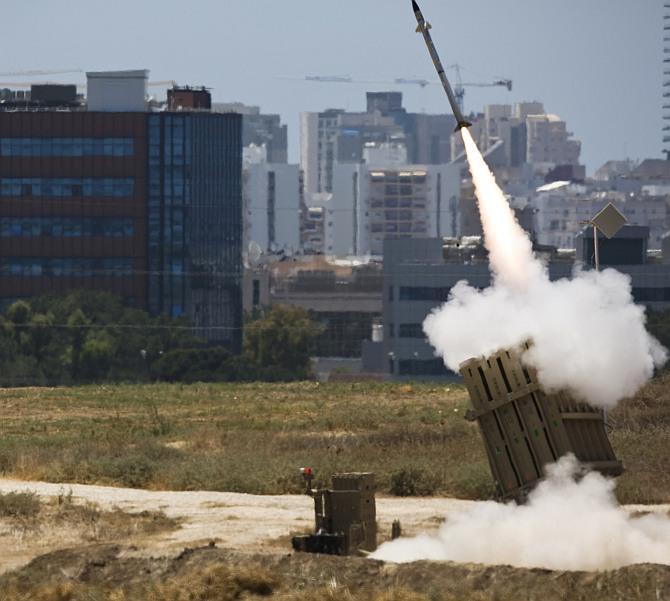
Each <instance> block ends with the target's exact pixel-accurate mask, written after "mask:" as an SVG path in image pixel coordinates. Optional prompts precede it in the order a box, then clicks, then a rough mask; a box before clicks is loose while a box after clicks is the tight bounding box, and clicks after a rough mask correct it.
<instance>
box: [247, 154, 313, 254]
mask: <svg viewBox="0 0 670 601" xmlns="http://www.w3.org/2000/svg"><path fill="white" fill-rule="evenodd" d="M245 150H247V149H245ZM250 150H255V151H259V150H262V149H258V147H252V148H251V149H250ZM245 154H246V157H247V160H245V164H244V175H243V186H242V188H243V203H244V248H245V249H249V245H250V244H252V243H255V244H257V245H258V246H259V248H260V249H261V251H262V252H285V253H287V254H293V253H295V252H297V251H298V250H299V249H300V167H299V166H298V165H288V164H281V163H269V162H267V161H266V160H265V159H264V157H265V153H264V152H262V151H261V152H254V153H251V152H247V153H245ZM252 154H253V155H254V158H252V156H251V155H252Z"/></svg>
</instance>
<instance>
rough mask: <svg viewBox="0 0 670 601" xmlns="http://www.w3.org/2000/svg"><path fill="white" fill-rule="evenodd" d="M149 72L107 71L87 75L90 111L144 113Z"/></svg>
mask: <svg viewBox="0 0 670 601" xmlns="http://www.w3.org/2000/svg"><path fill="white" fill-rule="evenodd" d="M148 74H149V72H148V71H145V70H141V71H106V72H91V73H87V74H86V79H87V101H88V110H89V111H103V112H144V111H145V110H146V95H147V78H148Z"/></svg>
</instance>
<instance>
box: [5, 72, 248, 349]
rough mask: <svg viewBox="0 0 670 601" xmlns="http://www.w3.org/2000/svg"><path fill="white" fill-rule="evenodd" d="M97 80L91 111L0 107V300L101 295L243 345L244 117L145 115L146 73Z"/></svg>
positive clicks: (101, 76) (32, 105)
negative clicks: (85, 292)
mask: <svg viewBox="0 0 670 601" xmlns="http://www.w3.org/2000/svg"><path fill="white" fill-rule="evenodd" d="M93 75H94V77H93V78H91V77H90V76H89V94H91V93H92V94H93V96H94V97H95V98H96V100H95V108H96V109H97V110H95V111H88V110H86V106H85V104H73V103H72V102H71V98H69V96H68V99H67V102H66V101H65V98H64V99H63V103H62V105H61V106H58V102H57V100H56V101H54V100H53V99H52V100H51V103H50V105H49V107H45V106H43V105H41V104H40V103H38V102H32V103H31V102H24V103H19V104H17V105H12V104H11V103H8V104H4V105H0V303H1V304H3V305H5V306H6V305H7V304H9V303H11V302H12V301H14V300H16V299H17V298H23V297H30V296H37V295H41V294H46V293H62V292H66V291H69V290H74V289H94V290H104V291H107V292H112V293H114V294H117V295H119V296H120V297H121V298H122V299H123V300H124V302H125V303H127V304H129V305H131V306H137V307H139V308H143V309H146V310H149V312H150V313H152V314H154V315H156V314H160V313H166V314H169V315H172V316H179V315H187V316H188V317H190V318H191V319H192V320H193V322H194V324H195V325H196V326H198V328H199V329H198V334H200V335H201V336H204V337H206V338H207V339H209V340H211V341H216V342H220V343H224V344H226V345H228V346H229V347H231V348H232V349H233V350H237V349H239V347H240V344H241V328H242V296H241V277H242V261H241V255H242V248H241V247H242V207H241V170H242V157H241V152H242V151H241V117H240V116H239V115H234V114H212V113H208V112H202V111H196V112H189V111H178V112H170V111H164V112H158V113H152V112H147V111H141V112H140V111H137V110H136V109H137V107H138V106H144V104H143V103H144V97H143V96H142V97H140V95H141V94H142V91H141V90H142V84H141V81H144V83H145V84H146V72H144V71H142V72H120V73H111V74H93ZM110 81H111V82H112V84H113V86H112V87H110ZM92 82H93V84H92ZM126 82H130V84H129V85H128V86H127V89H125V90H124V88H123V85H124V83H126ZM138 82H139V85H138ZM92 85H93V86H97V88H98V89H93V91H92V90H91V88H92ZM105 86H107V87H105ZM105 90H112V92H111V93H107V94H106V93H105ZM140 101H141V102H140Z"/></svg>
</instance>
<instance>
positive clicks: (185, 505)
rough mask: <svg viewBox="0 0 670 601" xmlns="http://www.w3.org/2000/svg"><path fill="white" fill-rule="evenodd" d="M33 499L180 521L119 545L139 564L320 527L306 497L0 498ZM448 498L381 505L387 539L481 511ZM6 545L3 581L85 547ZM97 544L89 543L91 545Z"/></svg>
mask: <svg viewBox="0 0 670 601" xmlns="http://www.w3.org/2000/svg"><path fill="white" fill-rule="evenodd" d="M14 491H16V492H33V493H36V494H37V495H39V496H40V497H41V498H42V499H44V500H48V499H52V498H55V497H58V496H59V495H60V496H64V495H71V498H72V501H73V502H74V503H81V504H85V503H95V504H96V505H97V506H98V507H99V508H100V509H101V510H104V511H111V510H114V509H116V508H118V509H121V510H123V511H124V512H127V513H139V512H143V511H161V512H163V513H164V514H165V515H166V516H167V517H168V518H172V519H174V520H177V521H178V524H179V525H178V526H177V527H176V528H175V529H172V530H169V531H166V532H160V533H157V534H155V535H150V536H141V537H140V536H138V537H135V538H132V537H131V540H117V541H115V542H119V543H122V544H125V545H128V546H129V547H130V548H131V549H132V550H131V551H130V552H131V553H133V554H137V555H139V556H171V555H175V554H178V553H180V552H181V551H182V550H183V549H184V548H187V547H191V548H192V547H198V546H202V545H207V544H208V543H210V542H215V543H216V544H217V546H219V547H223V548H227V549H232V550H239V551H245V552H256V553H286V552H288V551H290V536H291V535H292V534H296V533H302V532H307V531H309V530H310V529H311V528H312V527H313V501H312V499H310V498H309V497H307V496H304V495H303V496H301V495H286V496H254V495H246V494H236V493H221V492H206V491H193V492H170V491H146V490H137V489H128V488H112V487H104V486H85V485H79V484H50V483H44V482H23V481H18V480H0V493H8V492H14ZM474 503H475V502H474V501H462V500H457V499H445V498H397V497H378V498H377V517H378V522H379V524H380V539H384V538H387V537H388V535H389V534H390V531H391V523H392V522H393V520H395V519H399V520H400V521H401V524H402V527H403V534H404V535H414V534H418V533H420V532H431V531H434V530H436V529H437V528H438V527H439V525H440V523H441V522H442V521H443V520H444V519H445V518H446V517H447V516H448V515H449V514H450V513H451V512H454V511H458V510H462V509H465V508H467V507H470V506H472V505H473V504H474ZM627 509H628V510H629V511H631V512H639V511H658V512H665V513H667V512H668V511H669V510H670V506H667V505H656V506H651V507H647V506H629V507H627ZM0 540H1V541H2V544H3V545H4V549H5V552H4V553H3V554H1V555H0V573H2V572H6V571H8V570H11V569H15V568H17V567H20V566H22V565H24V564H26V563H27V562H29V561H30V560H31V559H33V558H34V557H36V556H38V555H42V554H45V553H49V552H51V551H54V550H57V549H63V548H66V547H68V546H75V545H76V544H79V543H81V542H84V541H83V540H82V536H81V533H78V532H67V531H63V529H62V528H59V529H57V528H55V527H54V528H50V526H49V524H44V525H42V526H41V527H40V529H39V530H38V531H25V530H21V529H18V530H17V529H16V528H11V527H8V526H7V524H2V523H0ZM89 540H90V537H89Z"/></svg>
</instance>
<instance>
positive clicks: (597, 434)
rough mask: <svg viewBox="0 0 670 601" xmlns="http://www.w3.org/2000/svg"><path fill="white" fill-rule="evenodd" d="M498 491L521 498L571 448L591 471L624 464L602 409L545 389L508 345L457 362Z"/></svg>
mask: <svg viewBox="0 0 670 601" xmlns="http://www.w3.org/2000/svg"><path fill="white" fill-rule="evenodd" d="M526 348H529V345H528V344H527V345H526ZM460 373H461V375H462V376H463V378H464V380H465V385H466V386H467V388H468V392H469V393H470V400H471V401H472V405H473V407H474V411H471V412H469V418H471V419H472V420H476V421H477V422H478V423H479V428H480V431H481V433H482V437H483V438H484V443H485V445H486V452H487V455H488V459H489V463H490V465H491V471H492V473H493V477H494V478H495V480H496V485H497V488H498V493H499V495H500V497H501V498H502V499H516V500H519V501H521V500H523V499H524V498H525V497H526V495H527V493H528V492H529V491H530V490H531V489H532V488H533V486H535V484H536V483H537V482H538V480H540V479H541V478H542V477H543V476H544V469H545V466H546V465H547V464H550V463H554V462H555V461H557V460H558V459H559V458H560V457H562V456H563V455H566V454H567V453H573V454H574V455H575V456H576V457H577V459H578V460H579V461H580V462H582V463H584V464H586V465H587V466H588V467H590V468H591V469H593V470H596V471H599V472H601V473H603V474H605V475H608V476H618V475H619V474H621V473H622V472H623V466H622V464H621V462H620V461H618V460H617V458H616V456H615V455H614V451H613V449H612V445H611V444H610V441H609V439H608V438H607V432H606V430H605V423H604V417H603V412H602V411H600V410H598V409H595V408H593V407H591V406H590V405H587V404H586V403H578V402H576V401H575V400H574V399H572V398H570V396H569V395H567V394H565V393H563V392H561V393H556V394H547V393H546V392H544V391H543V390H542V388H540V386H539V384H538V381H537V375H536V372H535V370H533V369H532V368H530V367H528V366H526V365H524V364H523V363H522V362H521V357H520V354H519V353H517V352H515V351H512V350H503V351H499V352H497V353H495V354H493V355H491V356H490V357H488V358H487V359H470V360H469V361H466V362H465V363H463V364H462V365H461V366H460Z"/></svg>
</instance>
